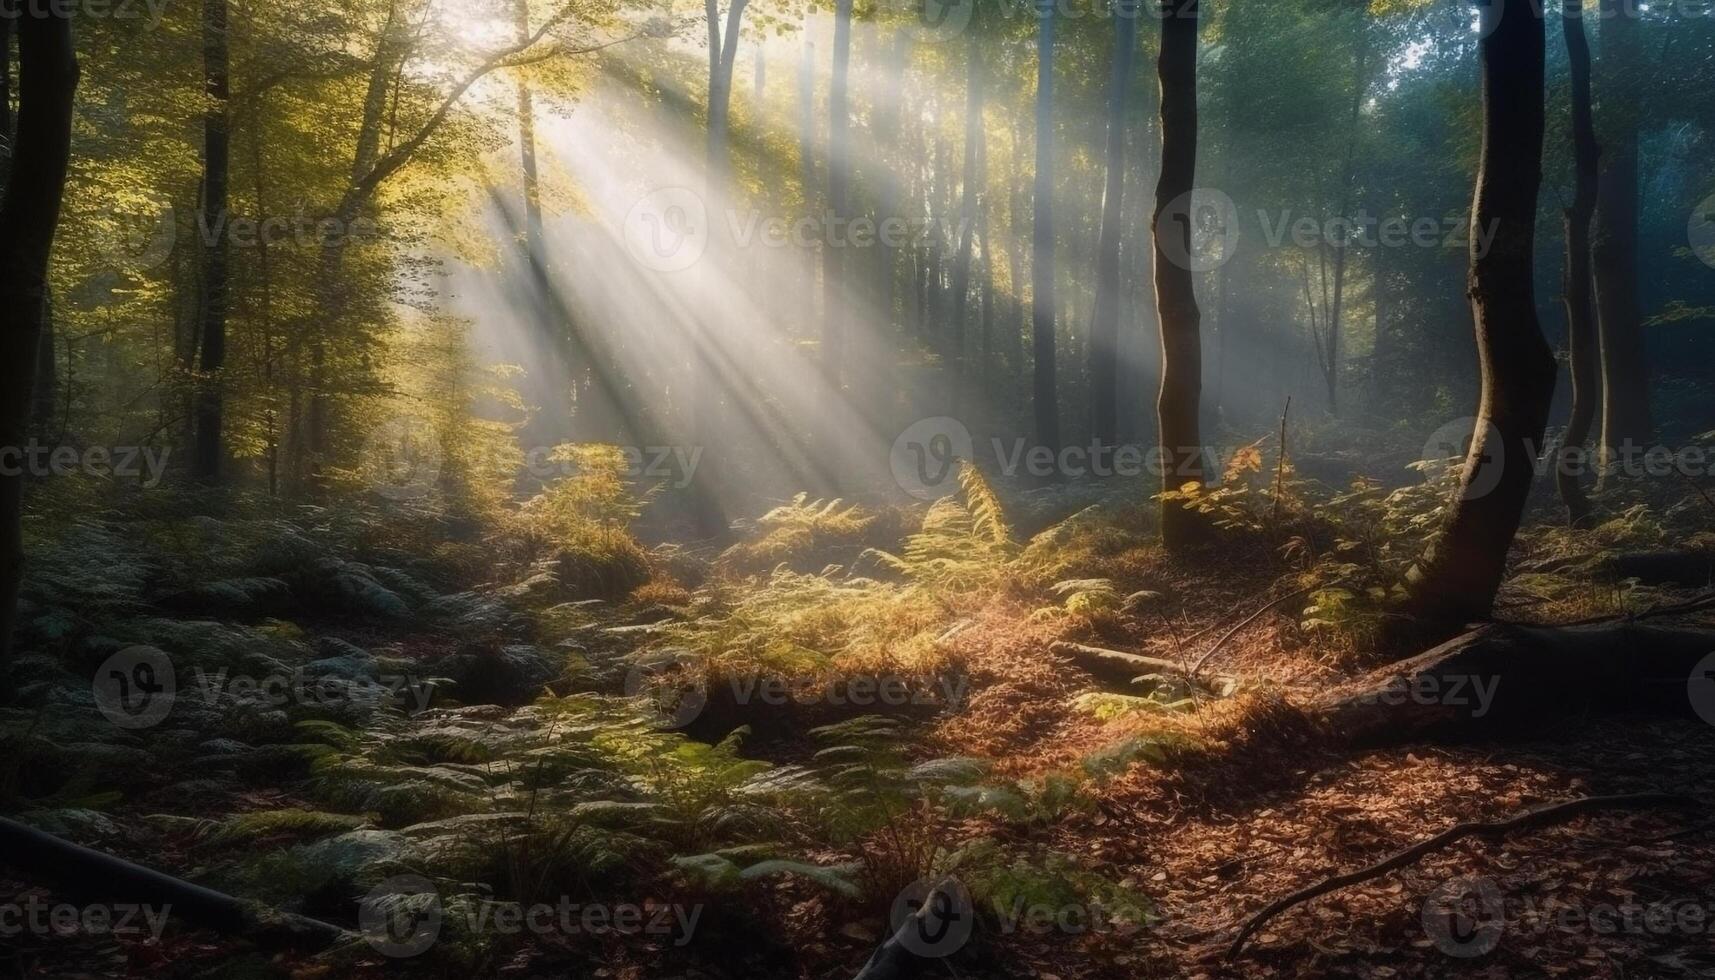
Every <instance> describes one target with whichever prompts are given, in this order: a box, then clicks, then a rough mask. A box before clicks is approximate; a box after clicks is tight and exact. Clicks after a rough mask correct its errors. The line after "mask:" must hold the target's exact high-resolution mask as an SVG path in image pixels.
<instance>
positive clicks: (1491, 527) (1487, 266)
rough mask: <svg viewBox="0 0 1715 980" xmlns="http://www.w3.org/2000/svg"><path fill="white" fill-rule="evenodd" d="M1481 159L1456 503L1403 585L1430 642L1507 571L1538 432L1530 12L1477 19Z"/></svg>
mask: <svg viewBox="0 0 1715 980" xmlns="http://www.w3.org/2000/svg"><path fill="white" fill-rule="evenodd" d="M1482 16H1483V18H1484V20H1485V23H1484V25H1483V26H1484V28H1485V29H1487V30H1488V33H1487V34H1486V36H1485V37H1484V39H1483V40H1482V42H1481V45H1480V51H1481V62H1482V91H1483V124H1482V125H1483V150H1482V162H1481V166H1480V167H1479V169H1478V178H1477V190H1476V202H1475V205H1474V207H1473V209H1472V215H1471V220H1472V222H1473V228H1474V229H1475V228H1484V229H1491V230H1492V232H1493V236H1494V237H1493V241H1492V244H1491V245H1490V247H1489V249H1488V250H1487V251H1486V252H1485V251H1483V250H1482V249H1481V248H1480V247H1479V246H1478V245H1477V244H1476V242H1477V241H1478V240H1479V238H1480V236H1479V235H1476V234H1473V235H1471V240H1472V246H1471V267H1470V295H1471V309H1472V314H1473V315H1474V317H1475V319H1476V333H1477V350H1478V354H1479V356H1480V358H1481V364H1482V399H1481V402H1480V404H1479V406H1478V409H1477V424H1476V432H1475V434H1474V436H1473V437H1472V443H1471V449H1470V452H1469V454H1468V456H1467V458H1466V461H1465V473H1464V477H1463V479H1462V480H1461V483H1460V492H1459V498H1458V500H1456V501H1455V502H1454V504H1453V508H1452V511H1451V513H1450V514H1449V515H1448V519H1447V522H1446V524H1445V525H1443V527H1442V528H1441V530H1440V531H1439V532H1438V533H1437V535H1436V537H1435V538H1434V540H1433V541H1432V542H1431V543H1430V545H1429V548H1428V551H1427V552H1426V554H1425V555H1424V556H1423V558H1422V559H1420V560H1419V562H1418V564H1417V565H1416V566H1415V567H1414V568H1413V569H1412V570H1411V572H1410V573H1409V575H1408V576H1407V590H1408V598H1407V602H1406V604H1405V605H1406V611H1407V612H1409V613H1411V614H1413V615H1414V616H1415V617H1416V618H1417V619H1419V620H1421V621H1425V622H1426V625H1428V626H1429V627H1430V628H1431V629H1436V630H1441V629H1445V628H1448V627H1451V628H1454V629H1457V628H1458V627H1459V626H1461V625H1463V624H1465V623H1468V622H1474V621H1477V620H1480V619H1484V618H1486V617H1487V616H1488V615H1489V613H1490V611H1491V609H1492V608H1493V606H1494V599H1495V593H1496V591H1497V590H1498V589H1499V588H1500V584H1501V579H1502V577H1503V575H1504V574H1505V571H1506V561H1507V552H1508V550H1509V549H1510V548H1511V546H1512V541H1513V537H1514V535H1515V534H1517V533H1518V526H1519V520H1520V518H1521V517H1522V516H1523V514H1524V508H1525V501H1526V498H1528V497H1529V495H1530V488H1531V482H1532V480H1533V479H1534V477H1535V474H1536V466H1535V463H1536V460H1535V458H1534V453H1535V449H1536V447H1537V446H1539V445H1541V443H1542V434H1543V431H1544V429H1546V428H1547V425H1548V409H1549V402H1550V400H1551V399H1552V398H1553V395H1554V378H1555V374H1556V368H1555V363H1554V356H1553V354H1552V353H1551V352H1550V351H1549V349H1548V343H1547V342H1546V341H1545V340H1543V337H1542V328H1541V325H1540V324H1539V323H1538V321H1537V313H1536V295H1535V287H1534V282H1533V271H1534V251H1535V243H1536V200H1537V193H1538V191H1539V189H1540V187H1541V184H1542V136H1543V125H1544V122H1543V73H1544V69H1543V61H1544V47H1545V36H1546V34H1545V30H1544V24H1543V18H1542V17H1541V16H1540V15H1539V13H1538V12H1537V11H1536V9H1535V4H1534V0H1505V2H1504V3H1502V4H1496V5H1495V6H1493V7H1487V8H1484V9H1483V13H1482Z"/></svg>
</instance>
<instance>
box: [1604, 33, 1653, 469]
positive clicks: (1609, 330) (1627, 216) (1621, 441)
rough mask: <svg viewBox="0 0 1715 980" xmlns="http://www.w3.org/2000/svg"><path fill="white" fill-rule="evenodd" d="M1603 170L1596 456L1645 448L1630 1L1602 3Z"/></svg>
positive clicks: (1649, 424) (1647, 427)
mask: <svg viewBox="0 0 1715 980" xmlns="http://www.w3.org/2000/svg"><path fill="white" fill-rule="evenodd" d="M1601 10H1602V37H1601V42H1602V52H1601V69H1602V130H1603V132H1602V145H1603V153H1602V159H1603V164H1604V165H1603V169H1602V175H1601V178H1600V183H1599V198H1598V204H1597V209H1596V230H1595V241H1594V243H1593V247H1594V252H1593V256H1594V259H1595V267H1596V310H1597V321H1598V330H1599V331H1600V336H1601V347H1602V384H1603V393H1604V394H1603V400H1602V454H1603V457H1604V458H1605V459H1611V458H1612V456H1613V454H1614V453H1616V452H1618V451H1620V450H1623V449H1624V448H1626V446H1627V445H1628V444H1629V445H1631V446H1633V447H1636V448H1638V449H1642V448H1644V447H1646V446H1647V445H1648V443H1649V439H1650V437H1651V435H1652V434H1653V432H1654V430H1655V425H1654V422H1653V420H1652V419H1651V416H1650V404H1649V367H1648V363H1647V361H1646V359H1645V353H1644V336H1643V321H1642V317H1641V314H1640V309H1639V299H1638V117H1637V113H1638V104H1639V103H1638V100H1637V95H1638V86H1637V84H1636V83H1635V80H1634V79H1632V78H1629V77H1628V75H1629V74H1630V73H1632V72H1635V71H1637V70H1638V69H1639V67H1640V65H1639V62H1638V58H1637V30H1638V24H1637V21H1638V16H1639V14H1638V10H1637V2H1636V0H1602V5H1601Z"/></svg>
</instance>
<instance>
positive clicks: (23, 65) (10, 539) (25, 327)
mask: <svg viewBox="0 0 1715 980" xmlns="http://www.w3.org/2000/svg"><path fill="white" fill-rule="evenodd" d="M17 29H18V129H17V140H16V141H15V142H14V144H13V151H12V170H11V173H10V174H9V175H8V178H7V181H6V190H5V196H4V197H3V198H0V229H4V231H3V233H0V446H22V445H23V444H24V441H25V438H26V437H27V435H28V432H27V429H28V427H29V421H30V400H31V396H32V393H33V389H34V387H35V373H36V358H37V353H38V350H39V347H40V343H41V328H42V311H43V305H44V303H45V300H46V297H47V291H48V260H49V257H50V256H51V254H52V252H53V246H54V235H55V233H56V232H57V230H58V228H59V219H60V204H61V202H62V200H63V198H64V195H65V183H66V171H67V170H68V169H69V167H70V164H71V127H72V104H73V100H74V99H75V97H76V94H77V83H78V64H77V53H76V50H75V48H74V47H73V43H72V30H71V20H70V16H69V12H68V11H66V10H64V9H63V8H60V7H57V6H56V7H53V8H52V9H51V10H46V11H44V13H43V15H42V16H29V17H24V18H22V19H20V20H19V21H18V22H17ZM7 469H10V470H16V469H17V468H16V467H8V468H7ZM23 493H24V478H23V474H22V473H19V472H0V699H5V698H8V697H9V695H10V693H11V690H12V685H11V681H12V678H11V660H12V633H13V629H14V627H15V626H16V625H17V618H18V591H19V589H20V587H21V586H22V585H23V577H24V541H23Z"/></svg>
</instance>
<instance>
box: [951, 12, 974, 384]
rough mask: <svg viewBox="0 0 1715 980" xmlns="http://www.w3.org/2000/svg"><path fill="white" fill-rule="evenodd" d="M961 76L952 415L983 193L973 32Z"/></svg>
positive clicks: (962, 371)
mask: <svg viewBox="0 0 1715 980" xmlns="http://www.w3.org/2000/svg"><path fill="white" fill-rule="evenodd" d="M968 36H969V38H970V44H969V48H968V55H969V61H968V63H967V65H966V76H965V181H964V183H965V187H964V194H963V195H962V196H961V198H960V201H959V254H958V256H957V257H956V258H955V259H954V260H953V314H952V322H951V323H949V324H948V330H947V342H946V353H945V356H946V360H947V373H948V375H949V378H950V383H949V385H948V396H949V397H950V398H951V400H952V411H953V412H954V413H955V414H956V413H957V412H958V411H959V410H960V406H961V405H962V404H963V402H964V399H963V397H962V396H963V391H964V388H965V386H966V383H967V379H966V378H965V346H966V344H965V319H966V313H967V311H968V310H969V308H970V302H971V258H972V256H973V255H974V254H975V251H976V235H977V204H978V200H979V198H980V197H981V195H982V193H983V188H982V185H981V181H980V180H979V179H978V173H977V171H978V168H979V165H980V163H981V160H982V141H983V81H982V69H981V66H982V47H981V44H980V43H979V41H978V39H979V37H981V35H979V34H978V33H977V32H976V31H971V32H970V33H969V35H968Z"/></svg>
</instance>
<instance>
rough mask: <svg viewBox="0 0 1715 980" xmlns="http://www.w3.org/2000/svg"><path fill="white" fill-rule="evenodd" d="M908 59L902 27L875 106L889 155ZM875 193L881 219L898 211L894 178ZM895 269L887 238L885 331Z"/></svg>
mask: <svg viewBox="0 0 1715 980" xmlns="http://www.w3.org/2000/svg"><path fill="white" fill-rule="evenodd" d="M910 58H911V32H910V31H908V30H905V29H903V28H902V29H900V30H898V31H897V32H896V33H895V35H894V39H893V48H892V51H891V52H889V54H888V64H887V91H886V93H885V97H884V98H883V100H882V103H881V105H879V106H877V107H876V123H875V130H876V135H877V136H879V137H880V138H881V139H882V140H883V141H884V151H885V152H886V153H888V154H890V155H893V156H897V155H898V154H899V152H900V150H901V148H902V147H903V145H904V141H903V139H902V138H901V136H900V108H901V105H902V102H903V97H904V90H905V85H904V81H905V66H906V64H907V63H908V62H909V61H910ZM879 194H880V210H881V217H882V219H883V220H886V219H888V218H891V217H893V216H895V215H897V214H900V213H901V204H900V195H899V182H898V181H896V180H884V181H882V182H881V188H880V190H879ZM898 271H899V249H898V247H897V243H896V242H894V240H893V239H892V238H891V237H889V238H887V239H886V240H885V241H883V242H882V244H881V276H880V281H879V282H878V283H877V285H878V286H879V287H880V288H879V290H878V291H877V295H878V296H879V297H880V301H879V306H880V309H881V319H882V325H883V326H884V327H886V328H887V331H888V333H889V334H891V333H892V332H893V328H894V327H895V325H896V323H897V321H895V319H894V316H895V311H894V307H895V306H896V305H901V304H899V287H898V279H897V274H898Z"/></svg>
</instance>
